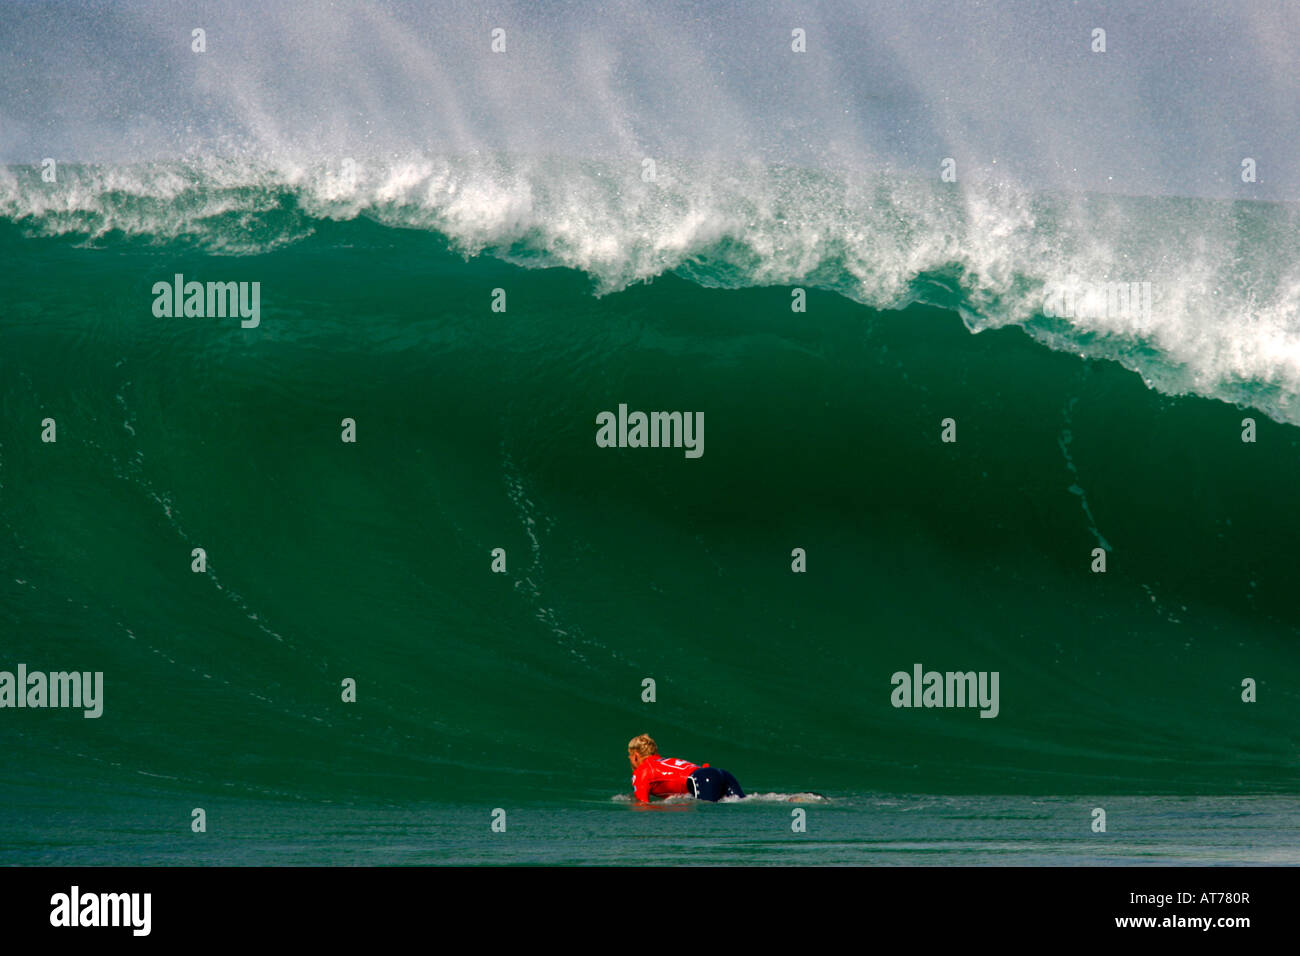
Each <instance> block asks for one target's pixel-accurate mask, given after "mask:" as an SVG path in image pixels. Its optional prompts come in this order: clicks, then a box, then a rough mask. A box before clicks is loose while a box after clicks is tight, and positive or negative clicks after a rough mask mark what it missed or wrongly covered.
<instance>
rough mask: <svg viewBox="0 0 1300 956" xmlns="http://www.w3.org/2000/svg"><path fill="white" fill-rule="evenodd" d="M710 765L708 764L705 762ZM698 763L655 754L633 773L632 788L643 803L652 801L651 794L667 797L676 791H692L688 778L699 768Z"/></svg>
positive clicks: (642, 762)
mask: <svg viewBox="0 0 1300 956" xmlns="http://www.w3.org/2000/svg"><path fill="white" fill-rule="evenodd" d="M704 766H706V767H707V766H708V764H704ZM699 769H700V768H699V766H698V765H697V764H693V763H691V762H690V761H689V760H679V759H678V758H676V757H660V756H654V757H650V758H648V759H646V760H643V761H641V766H639V767H637V768H636V770H635V772H633V774H632V789H633V790H634V791H635V792H636V798H637V799H638V800H640V801H641V802H642V803H649V802H650V794H652V793H653V794H654V795H655V796H656V797H667V796H669V795H671V794H674V793H690V792H691V790H690V785H689V784H688V783H687V782H686V778H687V777H689V776H690V775H691V774H692V773H693V772H695V771H696V770H699Z"/></svg>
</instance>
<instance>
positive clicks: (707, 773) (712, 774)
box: [686, 767, 745, 802]
mask: <svg viewBox="0 0 1300 956" xmlns="http://www.w3.org/2000/svg"><path fill="white" fill-rule="evenodd" d="M686 779H687V781H688V782H689V784H690V788H691V795H692V796H693V797H695V799H697V800H710V801H714V802H716V801H718V800H721V799H722V798H723V797H743V796H744V795H745V791H744V790H742V789H740V781H739V780H737V779H736V778H735V777H733V776H732V775H731V774H729V773H728V772H727V771H725V770H719V769H718V768H717V767H700V769H698V770H694V771H692V772H691V775H690V776H689V777H687V778H686Z"/></svg>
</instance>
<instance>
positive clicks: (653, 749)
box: [627, 734, 659, 757]
mask: <svg viewBox="0 0 1300 956" xmlns="http://www.w3.org/2000/svg"><path fill="white" fill-rule="evenodd" d="M627 749H628V752H629V753H634V754H640V755H641V756H642V757H653V756H654V755H655V754H657V753H658V752H659V745H658V744H656V743H655V739H654V738H653V737H651V736H650V735H649V734H637V735H636V736H635V737H633V738H632V739H631V740H629V741H628V742H627Z"/></svg>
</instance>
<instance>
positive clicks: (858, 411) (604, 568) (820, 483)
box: [0, 208, 1300, 806]
mask: <svg viewBox="0 0 1300 956" xmlns="http://www.w3.org/2000/svg"><path fill="white" fill-rule="evenodd" d="M269 215H270V218H271V219H274V218H275V216H276V215H279V216H281V217H282V218H283V221H285V222H297V223H300V224H301V223H303V222H307V221H308V219H307V217H306V216H305V215H304V214H302V213H300V212H294V211H293V209H292V208H288V209H283V208H282V209H281V210H280V212H279V213H275V214H269ZM221 217H228V218H227V219H225V220H223V221H224V222H226V223H227V224H231V225H230V231H231V232H236V233H237V232H239V229H245V232H246V231H247V229H246V228H245V227H248V225H249V222H250V221H249V220H245V219H244V218H243V217H242V216H241V215H240V214H238V213H232V212H229V211H227V212H223V213H221V214H220V215H219V216H218V217H217V219H219V220H220V219H221ZM233 224H239V229H236V228H235V226H234V225H233ZM31 228H32V224H31V223H26V224H20V225H19V226H11V227H8V228H6V229H5V230H3V231H0V245H3V253H4V259H5V261H6V262H9V263H12V264H13V267H12V268H9V269H6V270H5V271H4V273H3V287H2V288H0V292H2V293H3V301H4V302H6V303H7V306H6V321H5V323H4V327H3V337H2V338H3V341H2V343H0V344H2V345H3V349H2V350H0V382H3V394H2V395H0V400H2V401H3V405H4V409H5V415H4V425H3V428H4V431H3V434H2V435H0V483H2V487H0V519H2V521H3V526H2V528H0V531H2V532H3V540H4V541H5V546H4V547H3V548H0V594H3V599H2V600H0V608H2V609H3V614H4V633H5V634H6V639H5V644H4V650H5V652H6V661H7V662H8V663H9V664H10V665H16V664H17V663H26V664H27V665H28V667H29V669H31V670H47V671H49V670H59V669H63V668H66V667H75V668H78V669H82V670H100V671H103V672H104V674H105V683H106V691H105V694H106V700H105V715H104V716H103V717H102V718H100V719H98V720H87V719H84V718H81V717H80V716H79V715H78V714H70V713H67V712H55V711H30V710H27V711H15V710H10V711H6V712H5V714H4V716H5V719H6V720H7V721H9V724H10V728H11V731H13V732H14V733H15V735H16V743H15V745H14V747H12V748H11V749H10V751H9V754H8V755H7V757H6V761H7V762H8V764H9V765H10V766H9V769H10V770H12V771H13V774H14V775H13V776H11V777H7V779H12V780H27V781H29V782H30V783H31V784H32V785H37V782H38V781H39V785H40V786H42V787H46V786H57V782H58V781H65V782H67V785H68V786H69V787H71V788H72V789H74V790H75V789H77V788H84V787H86V786H91V785H92V784H91V783H90V781H94V782H95V783H94V784H93V785H96V786H108V785H109V782H110V781H111V782H113V785H114V786H124V787H128V788H129V787H130V786H132V785H133V783H134V785H141V784H142V782H143V783H147V784H149V785H150V786H158V785H160V783H159V781H160V779H161V781H162V784H161V785H170V786H176V787H182V786H183V787H185V788H188V789H192V790H197V791H200V792H222V791H223V790H228V789H229V790H233V791H234V792H237V793H241V794H245V795H281V796H302V795H314V796H320V797H325V798H328V799H335V800H341V799H366V800H372V801H373V800H381V801H384V800H387V801H395V802H399V803H400V802H401V801H403V800H407V799H412V798H414V797H415V796H417V795H418V796H420V797H422V798H428V799H440V800H455V799H459V798H462V797H466V796H467V795H473V794H500V793H501V792H502V788H509V792H510V793H519V794H520V795H521V798H522V796H523V795H524V794H528V793H533V792H534V791H536V792H538V793H549V794H551V795H552V796H555V795H557V794H560V793H572V792H573V791H574V789H575V788H577V789H579V790H580V791H583V792H588V791H590V794H589V795H591V796H593V797H596V798H600V799H605V798H607V797H608V795H609V794H610V793H613V792H617V791H618V790H620V789H623V788H624V787H625V786H626V784H627V780H626V777H627V774H626V772H625V771H626V767H625V766H623V755H622V749H621V748H622V745H623V741H625V740H626V739H627V738H629V737H631V736H632V735H633V734H635V733H639V732H641V731H643V730H650V731H651V732H652V733H654V734H655V735H656V737H657V738H658V739H659V740H660V741H661V743H662V744H663V746H664V747H665V749H666V750H672V751H674V752H677V753H680V754H681V755H683V756H686V757H689V758H691V759H695V760H707V761H709V762H712V763H714V764H715V765H720V766H724V767H727V768H728V769H730V770H732V771H733V772H734V773H736V774H737V775H738V776H739V777H740V779H741V780H742V782H743V784H744V785H745V786H746V787H747V788H752V789H754V790H756V791H760V792H766V791H775V792H787V793H794V792H800V791H804V790H808V789H810V788H811V789H815V790H817V791H821V792H828V793H832V794H833V793H834V792H836V791H837V790H838V791H840V792H843V791H852V792H860V791H862V790H865V789H879V790H893V791H904V792H916V791H928V792H936V791H937V792H990V791H999V792H1008V791H1011V792H1026V793H1034V792H1077V791H1080V790H1084V789H1103V788H1104V789H1106V790H1119V791H1129V792H1134V791H1139V792H1140V791H1152V790H1154V791H1162V792H1163V791H1169V792H1237V791H1241V790H1275V789H1287V788H1291V787H1293V786H1294V767H1295V764H1294V758H1295V753H1296V749H1295V744H1296V741H1295V737H1294V732H1295V726H1296V724H1295V719H1294V718H1295V714H1296V703H1297V701H1296V696H1295V694H1296V692H1295V687H1296V686H1300V685H1298V684H1297V681H1296V678H1297V677H1298V676H1300V675H1298V674H1297V673H1296V659H1295V654H1294V641H1295V638H1296V627H1297V614H1296V610H1295V606H1294V602H1293V601H1292V600H1291V596H1292V594H1293V590H1294V588H1293V582H1292V573H1291V569H1292V568H1293V567H1294V563H1293V561H1292V560H1291V558H1290V557H1289V555H1290V552H1291V549H1292V547H1293V543H1294V541H1295V540H1296V539H1297V533H1298V532H1300V528H1298V527H1297V520H1298V519H1297V518H1296V517H1295V512H1294V509H1290V508H1287V507H1285V506H1284V504H1283V503H1284V502H1286V501H1287V500H1289V497H1288V496H1289V495H1290V493H1291V489H1293V488H1294V487H1295V486H1296V481H1297V478H1300V475H1297V458H1296V439H1295V437H1294V436H1293V434H1292V433H1291V432H1290V426H1289V425H1279V424H1275V423H1273V422H1270V421H1269V420H1268V419H1266V418H1264V417H1262V416H1261V417H1260V418H1259V422H1258V438H1259V440H1258V441H1257V442H1256V443H1254V444H1250V443H1243V442H1242V441H1241V439H1240V434H1241V425H1240V420H1241V418H1242V413H1241V412H1240V411H1239V410H1237V409H1234V408H1232V407H1231V406H1229V405H1226V404H1222V403H1217V402H1209V401H1205V400H1202V399H1195V398H1183V399H1178V400H1171V399H1169V398H1167V397H1165V396H1163V395H1161V394H1160V393H1158V392H1155V391H1152V390H1149V389H1147V388H1145V387H1144V386H1143V385H1142V383H1141V382H1140V381H1139V380H1138V379H1137V378H1136V377H1135V376H1133V375H1131V374H1130V373H1129V372H1127V371H1125V370H1123V369H1121V368H1119V367H1118V366H1116V365H1114V364H1112V363H1106V362H1093V361H1080V360H1079V359H1078V358H1077V357H1074V356H1070V355H1065V354H1062V353H1059V352H1053V351H1051V350H1047V349H1042V348H1041V347H1040V346H1038V345H1037V344H1036V343H1034V342H1033V341H1031V340H1030V339H1029V338H1028V337H1026V336H1024V335H1023V334H1021V333H1020V332H1018V331H1016V330H1014V329H1003V330H991V331H989V332H987V333H985V334H981V335H978V336H971V335H969V333H968V332H967V331H966V329H965V328H964V327H963V326H962V324H961V323H960V322H959V321H958V319H957V317H956V316H955V315H954V314H953V313H952V312H948V311H944V310H940V309H937V308H935V307H931V306H923V305H918V304H914V305H912V306H910V307H908V308H907V309H903V310H895V311H880V310H874V309H871V308H869V307H867V306H864V305H860V304H858V303H855V302H852V301H850V300H849V299H847V298H845V297H843V296H840V295H837V294H834V293H830V292H818V291H817V290H816V289H813V290H811V291H810V292H809V293H808V311H807V312H806V313H802V314H796V313H792V312H791V305H790V303H791V299H792V297H791V290H790V289H788V288H783V287H779V286H775V287H773V286H767V287H762V288H740V289H712V288H706V287H704V286H702V285H700V284H698V283H697V282H694V281H689V280H687V279H685V278H683V277H681V276H679V275H676V274H674V273H672V272H669V273H667V274H665V275H662V276H660V277H659V278H657V279H656V280H655V281H654V282H653V283H640V284H633V285H631V286H629V287H627V288H626V289H624V290H623V291H620V292H615V293H610V294H608V295H604V296H594V295H592V294H591V279H590V277H589V276H587V275H585V274H583V273H581V272H577V271H574V270H571V269H564V268H526V267H524V266H520V265H516V264H512V263H509V262H504V261H502V260H500V259H497V258H494V257H492V256H478V257H473V258H470V259H466V258H465V257H464V256H463V255H462V254H460V253H458V252H456V251H455V250H453V249H451V248H449V246H448V243H447V241H446V240H445V239H444V238H443V237H442V236H441V235H439V234H438V233H435V232H429V231H424V230H413V229H398V228H393V227H391V226H386V225H382V224H379V223H377V222H375V221H373V219H372V218H369V217H364V216H362V217H358V218H355V219H348V220H344V221H339V222H335V221H331V220H325V219H319V220H314V221H313V225H312V234H311V235H309V236H307V237H306V238H303V239H301V240H300V241H297V242H294V243H291V244H288V245H283V246H276V247H274V248H270V249H269V250H268V251H265V252H262V253H259V254H255V255H241V256H213V255H211V254H210V250H209V249H208V248H206V247H203V246H200V245H196V243H195V242H194V241H192V238H191V237H176V238H173V239H168V240H166V241H163V240H162V239H160V238H158V237H157V236H156V235H155V236H153V237H151V238H150V241H147V242H145V241H139V240H138V239H137V238H134V237H129V236H125V235H116V234H114V235H113V236H111V237H110V236H107V235H106V236H103V237H101V238H100V239H99V240H98V241H97V243H89V244H88V243H87V242H86V240H85V239H84V238H82V237H81V236H78V237H77V238H70V237H69V236H66V235H65V236H60V237H46V238H32V237H30V235H28V234H27V233H29V232H30V230H31ZM252 231H253V232H256V228H255V227H254V228H253V229H252ZM261 238H262V239H263V240H264V239H265V238H266V237H265V236H262V237H261ZM214 241H215V240H214ZM515 253H516V254H518V255H519V256H521V257H522V258H524V259H527V258H528V256H529V255H530V253H529V252H528V251H527V250H526V249H525V251H522V252H521V251H520V250H519V249H518V248H517V249H516V250H515ZM531 264H533V265H536V264H537V263H535V262H533V263H531ZM692 268H694V269H703V268H705V265H703V264H699V263H697V264H695V265H693V266H692ZM713 268H715V270H716V272H715V274H720V273H721V271H722V270H723V268H724V266H722V265H718V264H715V265H714V266H713ZM176 273H180V274H183V275H184V276H185V277H186V278H187V279H198V280H200V281H204V280H212V281H217V280H220V281H258V282H260V283H261V289H262V292H261V314H260V325H259V326H258V327H257V328H256V329H243V328H241V327H240V322H239V320H238V319H237V318H225V319H222V318H181V319H175V318H166V317H158V316H155V315H154V309H153V306H154V303H155V295H154V293H153V286H154V284H155V283H156V282H159V281H163V282H170V281H171V280H172V277H173V276H174V275H175V274H176ZM498 288H500V289H505V290H506V291H507V293H508V300H507V303H508V307H507V311H506V312H504V313H500V312H493V311H492V308H491V303H492V301H493V292H492V290H493V289H498ZM620 403H626V404H627V405H628V406H629V407H630V408H631V409H644V410H652V409H665V410H682V411H701V412H704V414H705V420H706V428H705V432H704V442H705V444H704V453H703V455H702V456H701V457H699V458H696V459H690V458H687V457H686V455H685V454H684V453H683V451H681V450H678V449H633V448H623V449H611V448H601V447H598V446H597V443H596V440H595V438H596V415H597V414H598V413H599V412H600V411H602V410H613V409H617V407H618V405H619V404H620ZM47 417H49V418H53V419H55V420H56V422H57V429H58V432H57V436H58V440H57V442H56V443H52V444H51V443H44V442H42V441H41V440H40V433H41V430H42V424H41V423H42V422H43V420H44V419H45V418H47ZM948 417H951V418H954V419H955V420H956V423H957V429H958V432H957V438H958V441H957V442H956V443H955V444H945V443H943V442H941V441H940V440H939V439H940V422H941V420H942V419H944V418H948ZM344 418H352V419H354V420H355V422H356V424H357V436H358V437H357V441H356V443H355V444H345V443H343V442H341V441H340V434H341V428H340V423H341V422H342V420H343V419H344ZM197 547H202V548H204V549H205V551H206V554H207V556H208V569H207V572H206V573H204V574H196V573H193V571H192V570H191V554H192V551H193V549H194V548H197ZM496 548H503V549H505V554H506V571H505V573H492V571H491V564H492V552H493V551H494V549H496ZM795 548H803V549H805V551H806V554H807V562H808V564H807V566H808V571H807V573H804V574H796V573H792V571H791V562H792V557H791V553H792V551H793V549H795ZM1097 548H1102V549H1105V551H1106V554H1107V558H1108V567H1107V571H1106V573H1104V574H1094V573H1091V572H1090V565H1091V562H1092V561H1093V553H1094V549H1097ZM917 663H919V664H921V665H923V667H924V668H925V669H926V670H929V669H935V670H938V671H941V672H947V671H967V670H972V671H976V672H994V671H996V672H998V673H999V674H1000V705H999V713H998V715H997V717H996V718H994V719H985V718H981V717H979V716H978V711H976V710H973V709H961V708H954V709H942V708H933V709H925V708H921V709H904V708H895V707H893V706H892V705H891V697H890V695H891V691H892V690H893V687H892V685H891V676H892V675H893V674H895V673H896V672H900V671H902V672H910V671H911V670H912V668H913V666H914V665H915V664H917ZM346 678H353V679H355V680H356V681H357V687H358V690H357V702H356V703H355V704H345V703H343V702H342V701H341V699H340V686H341V682H342V681H343V680H344V679H346ZM646 678H652V679H654V680H655V681H656V686H657V700H656V702H655V703H653V704H649V703H645V702H643V701H642V700H641V696H640V695H641V692H642V682H643V681H644V680H645V679H646ZM1245 678H1251V679H1253V680H1255V681H1256V682H1257V684H1258V688H1259V691H1258V695H1259V700H1258V701H1257V702H1256V703H1253V704H1248V703H1243V702H1242V700H1241V696H1240V695H1241V682H1242V680H1243V679H1245ZM51 781H54V782H51ZM483 798H484V799H497V800H500V799H504V798H502V797H499V796H498V797H496V798H493V797H491V796H485V797H483ZM493 805H494V806H495V805H498V804H495V803H494V804H493Z"/></svg>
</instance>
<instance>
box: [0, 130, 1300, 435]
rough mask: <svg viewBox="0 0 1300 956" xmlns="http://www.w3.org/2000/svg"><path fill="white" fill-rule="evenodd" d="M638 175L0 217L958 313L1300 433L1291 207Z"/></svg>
mask: <svg viewBox="0 0 1300 956" xmlns="http://www.w3.org/2000/svg"><path fill="white" fill-rule="evenodd" d="M643 172H644V171H643V170H642V168H641V167H640V166H639V165H636V164H616V163H612V162H609V161H597V160H575V159H568V158H564V157H559V156H552V157H545V158H523V157H519V156H512V155H509V154H505V153H499V152H498V153H483V152H476V153H467V154H458V155H449V154H448V155H409V156H406V157H402V158H391V157H384V158H369V159H367V158H364V157H363V158H360V159H354V158H351V157H340V158H338V159H332V160H328V161H318V162H314V163H309V164H301V163H293V162H287V161H271V160H267V161H263V162H251V161H243V160H230V159H218V158H208V159H201V160H192V161H175V162H166V163H144V164H131V165H120V166H76V165H65V166H63V167H61V168H60V170H59V173H58V176H59V178H58V181H57V182H56V183H46V182H44V181H43V180H42V178H41V176H40V170H39V168H37V167H7V168H4V169H3V170H0V218H3V219H4V220H7V221H8V222H9V223H10V224H11V225H12V226H13V227H16V228H17V229H18V230H20V231H21V234H22V235H23V236H25V237H69V238H72V239H74V240H79V241H83V242H89V243H91V244H111V243H113V242H116V241H123V240H129V241H144V242H147V243H153V244H158V245H165V244H168V243H182V244H185V245H187V246H190V247H193V248H196V249H198V250H200V251H204V252H207V253H211V254H217V255H251V254H260V253H265V252H268V251H271V250H274V249H276V248H280V247H282V246H285V245H290V244H293V243H297V242H301V241H303V240H306V239H308V238H310V237H311V236H312V235H313V234H314V233H317V232H319V231H321V230H322V228H323V227H324V226H325V225H326V224H330V223H334V224H339V223H344V224H346V223H349V222H352V221H356V220H368V221H370V222H372V223H379V224H382V225H384V226H387V227H390V228H393V229H402V230H418V231H423V232H428V233H433V234H436V235H438V236H440V237H442V239H444V240H445V241H446V242H447V243H448V244H449V245H450V246H451V247H452V248H453V249H455V250H457V251H459V252H460V253H461V254H463V255H465V256H467V257H469V256H475V255H481V254H488V255H492V256H495V257H498V258H501V259H504V260H507V261H509V262H512V263H515V264H518V265H522V266H525V267H531V268H541V267H555V266H559V267H565V268H570V269H576V270H580V271H582V272H584V273H585V274H587V275H588V276H590V277H591V279H592V281H593V285H594V291H595V292H596V294H598V295H604V294H608V293H611V292H616V291H618V290H621V289H624V288H626V287H627V286H629V285H631V284H634V283H639V282H649V281H652V280H653V279H654V278H655V277H656V276H659V275H663V274H665V273H669V272H672V273H676V274H677V275H680V276H683V277H685V278H688V279H690V280H692V281H694V282H696V283H698V284H700V285H702V286H707V287H720V288H742V287H753V286H797V287H803V288H812V289H819V290H825V291H831V292H835V293H838V294H840V295H843V296H846V297H848V298H850V299H852V300H854V301H856V302H860V303H862V304H864V305H868V306H871V307H873V308H877V309H899V308H903V307H905V306H907V305H909V304H912V303H914V302H925V303H928V304H933V305H939V306H943V307H945V308H951V309H954V310H956V311H957V312H958V313H959V314H961V315H962V317H963V319H964V321H965V322H966V324H967V326H968V327H969V328H970V329H971V331H973V332H980V331H983V330H985V329H991V328H1000V327H1004V326H1008V325H1016V326H1019V327H1021V328H1023V329H1025V331H1026V332H1028V333H1029V334H1030V335H1031V336H1033V337H1034V338H1035V339H1036V340H1037V341H1039V342H1040V343H1042V344H1043V345H1046V346H1048V347H1049V348H1052V349H1056V350H1061V351H1068V352H1074V353H1077V354H1080V355H1084V356H1089V357H1093V358H1105V359H1111V360H1113V361H1116V362H1118V363H1120V364H1121V365H1123V366H1124V367H1126V368H1128V369H1130V370H1131V371H1133V372H1135V373H1137V374H1138V375H1140V376H1141V377H1142V379H1143V380H1144V382H1146V384H1147V385H1148V387H1151V388H1155V389H1158V390H1159V391H1161V392H1164V393H1166V394H1170V395H1179V394H1195V395H1200V396H1203V397H1207V398H1214V399H1218V400H1221V401H1226V402H1232V403H1237V404H1246V405H1251V406H1253V407H1256V408H1258V409H1260V410H1261V411H1263V412H1265V413H1266V414H1267V415H1269V416H1270V417H1272V418H1273V419H1275V420H1277V421H1280V422H1288V423H1291V424H1300V403H1298V402H1297V395H1300V205H1295V204H1285V203H1246V202H1236V201H1228V200H1190V199H1180V198H1159V199H1152V198H1136V197H1121V196H1097V195H1092V196H1086V195H1074V194H1062V195H1052V194H1042V193H1030V192H1027V191H1025V190H1022V189H1019V188H1016V187H1012V186H1009V185H1006V184H985V185H970V184H963V185H961V186H958V185H957V184H951V183H948V184H945V183H939V182H918V181H916V180H914V179H909V178H907V177H904V176H898V175H895V174H892V173H889V172H878V173H876V174H872V175H870V176H868V175H853V176H850V175H848V174H846V173H831V172H819V171H813V170H809V169H806V168H802V167H797V166H791V165H781V164H776V165H773V164H761V163H740V164H709V163H699V162H682V163H674V162H670V161H664V162H661V163H660V164H658V166H657V167H656V172H655V175H654V177H653V178H652V179H651V180H650V181H646V179H645V178H644V177H643ZM1128 290H1140V291H1134V294H1133V296H1132V297H1130V296H1129V294H1128ZM810 320H812V321H815V318H804V317H802V316H798V315H797V314H796V315H795V316H793V317H792V321H810Z"/></svg>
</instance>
